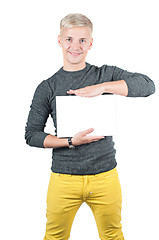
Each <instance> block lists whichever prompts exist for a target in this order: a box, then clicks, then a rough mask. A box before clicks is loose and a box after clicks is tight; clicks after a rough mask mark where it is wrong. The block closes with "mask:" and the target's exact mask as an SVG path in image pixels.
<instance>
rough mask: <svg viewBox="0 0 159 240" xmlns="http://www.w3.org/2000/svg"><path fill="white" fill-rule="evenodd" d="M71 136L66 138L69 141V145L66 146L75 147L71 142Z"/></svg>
mask: <svg viewBox="0 0 159 240" xmlns="http://www.w3.org/2000/svg"><path fill="white" fill-rule="evenodd" d="M71 138H72V137H69V138H68V143H69V146H68V147H69V148H75V146H73V144H72V141H71Z"/></svg>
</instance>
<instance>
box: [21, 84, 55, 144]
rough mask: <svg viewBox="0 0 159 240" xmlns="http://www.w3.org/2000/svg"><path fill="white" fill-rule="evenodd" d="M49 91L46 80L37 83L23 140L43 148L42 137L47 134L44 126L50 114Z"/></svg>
mask: <svg viewBox="0 0 159 240" xmlns="http://www.w3.org/2000/svg"><path fill="white" fill-rule="evenodd" d="M50 93H51V89H50V88H49V85H48V83H47V82H46V80H44V81H42V82H41V83H40V84H39V85H38V87H37V88H36V91H35V93H34V96H33V100H32V104H31V106H30V112H29V115H28V119H27V123H26V127H25V140H26V143H27V144H28V145H30V146H33V147H39V148H44V145H43V142H44V139H45V137H46V136H47V135H49V134H48V133H45V132H44V128H45V126H46V125H45V124H46V121H47V119H48V117H49V114H50V106H49V96H50Z"/></svg>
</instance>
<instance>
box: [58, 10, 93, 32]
mask: <svg viewBox="0 0 159 240" xmlns="http://www.w3.org/2000/svg"><path fill="white" fill-rule="evenodd" d="M71 27H89V29H90V33H91V35H92V31H93V24H92V22H91V21H90V19H88V18H87V17H86V16H85V15H83V14H80V13H71V14H68V15H67V16H65V17H64V18H63V19H62V20H61V21H60V35H61V34H62V32H63V30H64V29H67V28H71Z"/></svg>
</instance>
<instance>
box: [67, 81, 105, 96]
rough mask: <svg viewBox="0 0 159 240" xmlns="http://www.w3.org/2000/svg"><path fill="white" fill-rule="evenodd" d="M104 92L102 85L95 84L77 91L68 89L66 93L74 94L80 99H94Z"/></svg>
mask: <svg viewBox="0 0 159 240" xmlns="http://www.w3.org/2000/svg"><path fill="white" fill-rule="evenodd" d="M103 92H104V90H103V86H102V84H96V85H92V86H87V87H84V88H79V89H77V90H72V89H70V90H69V91H67V93H69V94H75V95H76V96H80V97H95V96H99V95H101V94H102V93H103Z"/></svg>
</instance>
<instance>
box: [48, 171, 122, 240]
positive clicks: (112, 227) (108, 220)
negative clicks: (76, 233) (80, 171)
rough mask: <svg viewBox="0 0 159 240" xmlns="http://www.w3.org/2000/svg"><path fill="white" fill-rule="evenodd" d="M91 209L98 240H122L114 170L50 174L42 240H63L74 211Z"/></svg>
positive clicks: (119, 206)
mask: <svg viewBox="0 0 159 240" xmlns="http://www.w3.org/2000/svg"><path fill="white" fill-rule="evenodd" d="M83 202H86V203H87V204H88V206H89V207H90V208H91V210H92V212H93V214H94V218H95V221H96V224H97V228H98V233H99V237H100V239H102V240H124V237H123V233H122V230H121V227H122V226H121V222H120V221H121V205H122V194H121V187H120V182H119V178H118V173H117V170H116V168H114V169H113V170H110V171H108V172H103V173H99V174H95V175H70V174H61V173H54V172H51V177H50V182H49V187H48V193H47V213H46V217H47V223H46V233H45V237H44V240H55V239H58V240H67V239H69V237H70V232H71V227H72V223H73V220H74V217H75V215H76V212H77V210H78V209H79V207H80V206H81V204H82V203H83Z"/></svg>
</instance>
